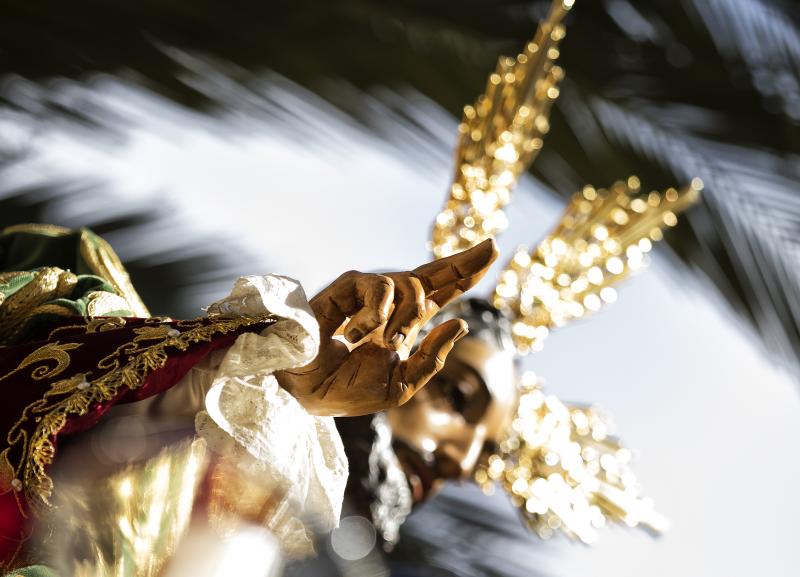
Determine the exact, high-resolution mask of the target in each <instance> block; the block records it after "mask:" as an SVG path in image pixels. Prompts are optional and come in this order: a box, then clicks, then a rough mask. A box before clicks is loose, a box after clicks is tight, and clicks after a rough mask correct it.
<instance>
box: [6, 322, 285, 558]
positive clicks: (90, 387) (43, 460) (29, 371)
mask: <svg viewBox="0 0 800 577" xmlns="http://www.w3.org/2000/svg"><path fill="white" fill-rule="evenodd" d="M272 322H274V319H272V318H269V317H264V318H257V319H254V318H246V317H239V318H214V319H208V318H201V319H195V320H191V321H173V320H170V319H160V318H147V319H145V318H119V317H98V318H94V319H91V320H87V319H84V318H81V317H73V318H67V319H64V320H63V321H62V322H61V323H60V324H59V325H57V326H55V327H53V326H51V327H48V328H47V334H41V335H38V336H36V337H35V338H34V340H29V341H27V342H26V343H24V344H21V345H16V346H8V347H0V395H1V396H0V433H1V435H0V572H3V571H7V570H10V569H14V568H16V567H19V566H21V565H23V564H26V563H27V562H29V561H30V560H29V559H27V554H26V553H27V552H26V541H28V540H29V539H30V536H31V533H32V529H33V524H34V523H35V521H36V519H37V516H38V513H39V512H41V511H42V509H43V508H48V507H50V506H51V505H50V497H51V495H52V492H53V490H54V489H55V490H58V488H57V487H55V488H54V487H53V483H52V481H51V479H50V477H49V476H48V473H47V471H48V467H49V466H50V465H51V464H52V463H53V460H54V459H55V457H56V448H57V441H58V439H59V438H60V437H61V436H62V435H69V434H74V433H78V432H81V431H85V430H87V429H89V428H91V427H92V426H94V425H95V424H96V423H97V422H98V421H99V420H100V419H101V418H102V417H103V415H104V414H105V413H107V412H108V410H109V409H110V408H111V407H112V406H114V405H115V404H117V403H127V402H133V401H137V400H141V399H144V398H147V397H149V396H151V395H154V394H157V393H159V392H161V391H164V390H166V389H167V388H169V387H171V386H173V385H174V384H176V383H177V382H178V381H179V380H180V379H181V378H182V377H183V376H184V375H185V374H186V373H187V372H188V371H189V369H190V368H191V367H192V366H193V365H195V364H196V363H198V362H199V361H200V360H202V359H203V358H204V357H205V356H206V355H207V354H209V353H210V352H211V351H213V350H214V349H216V348H219V347H226V346H229V345H230V344H232V343H233V340H234V339H235V338H236V337H237V336H238V335H239V334H241V333H243V332H246V331H252V332H256V331H261V330H263V329H264V328H265V327H266V326H268V325H269V324H271V323H272Z"/></svg>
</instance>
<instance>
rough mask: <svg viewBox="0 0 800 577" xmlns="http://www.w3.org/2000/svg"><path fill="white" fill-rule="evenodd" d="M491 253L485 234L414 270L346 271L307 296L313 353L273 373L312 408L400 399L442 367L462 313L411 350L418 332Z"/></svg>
mask: <svg viewBox="0 0 800 577" xmlns="http://www.w3.org/2000/svg"><path fill="white" fill-rule="evenodd" d="M495 258H497V248H496V246H495V244H494V241H493V240H491V239H488V240H486V241H484V242H482V243H481V244H479V245H476V246H474V247H473V248H471V249H469V250H466V251H464V252H461V253H458V254H456V255H453V256H451V257H448V258H444V259H441V260H437V261H433V262H429V263H427V264H424V265H422V266H420V267H418V268H416V269H414V270H413V271H407V272H396V273H388V274H385V275H379V274H369V273H361V272H357V271H350V272H346V273H344V274H343V275H342V276H340V277H339V278H337V279H336V280H335V281H333V283H331V284H330V286H328V287H327V288H325V289H324V290H322V291H321V292H320V293H319V294H318V295H316V296H315V297H314V298H313V299H311V303H310V304H311V308H312V309H313V311H314V314H315V315H316V317H317V321H318V322H319V325H320V339H321V346H320V352H319V354H318V355H317V358H316V359H314V361H313V362H311V363H310V364H308V365H306V366H304V367H301V368H298V369H292V370H289V371H280V372H278V373H276V377H277V378H278V382H279V383H280V384H281V386H283V387H284V388H285V389H286V390H288V391H289V392H290V393H291V394H292V395H294V397H295V398H297V399H298V401H300V403H302V404H303V406H304V407H305V408H306V410H308V411H309V412H310V413H313V414H316V415H332V416H351V417H352V416H358V415H366V414H369V413H375V412H378V411H383V410H386V409H389V408H391V407H395V406H397V405H402V404H403V403H405V402H406V401H408V400H409V399H410V398H411V397H412V396H413V395H414V393H416V392H417V391H418V390H419V389H420V388H421V387H422V386H424V385H425V383H427V382H428V380H429V379H430V378H431V377H432V376H433V375H435V374H436V373H437V372H438V371H439V370H440V369H441V368H442V367H443V366H444V361H445V358H446V357H447V354H448V353H449V352H450V349H452V348H453V344H454V343H455V342H456V341H457V340H458V339H460V338H461V337H463V336H464V335H465V334H467V332H468V329H467V325H466V323H465V322H464V321H462V320H460V319H452V320H449V321H447V322H445V323H442V324H441V325H439V326H438V327H436V328H435V329H433V330H432V331H431V332H430V333H429V334H428V335H427V337H426V338H425V340H423V341H422V343H421V344H420V346H419V348H418V349H417V351H416V352H415V353H414V354H413V355H410V356H409V351H410V350H411V348H412V347H413V345H414V342H415V340H416V336H417V333H418V332H419V330H420V329H421V328H422V327H423V326H424V325H425V323H426V322H428V320H430V318H431V317H432V316H433V315H434V314H436V312H437V311H438V310H439V309H440V308H441V307H443V306H444V305H446V304H447V303H449V302H450V301H451V300H453V299H455V298H458V297H459V296H461V295H462V294H463V293H464V292H465V291H467V290H469V289H470V288H472V287H473V286H474V285H475V284H476V283H477V282H478V281H479V280H480V279H481V277H483V275H484V274H485V273H486V271H487V270H488V268H489V266H490V265H491V264H492V262H494V259H495ZM337 334H341V335H343V337H344V339H346V341H347V342H348V343H350V344H349V345H348V344H347V343H345V342H343V341H342V340H340V339H337V338H334V336H336V335H337Z"/></svg>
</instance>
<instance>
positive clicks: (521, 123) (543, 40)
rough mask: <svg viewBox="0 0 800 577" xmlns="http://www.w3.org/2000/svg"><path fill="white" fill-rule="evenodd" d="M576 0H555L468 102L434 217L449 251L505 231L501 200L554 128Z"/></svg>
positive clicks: (442, 247) (443, 250)
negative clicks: (561, 60)
mask: <svg viewBox="0 0 800 577" xmlns="http://www.w3.org/2000/svg"><path fill="white" fill-rule="evenodd" d="M573 1H574V0H557V1H555V2H553V5H552V7H551V9H550V13H549V14H548V16H547V19H546V20H545V21H544V22H542V24H541V25H540V26H539V29H538V31H537V32H536V36H535V37H534V39H533V40H532V41H531V42H529V43H528V44H527V45H526V46H525V50H524V51H523V52H522V53H520V54H519V55H518V56H517V57H516V58H509V57H501V58H500V60H499V61H498V63H497V69H496V70H495V72H494V73H492V74H491V75H490V76H489V80H488V82H487V84H486V92H485V93H484V94H482V95H481V96H479V97H478V100H477V101H476V102H475V104H474V105H472V106H465V107H464V117H463V120H462V121H461V124H459V126H458V132H459V141H458V145H457V148H456V167H455V176H454V177H453V184H452V185H451V186H450V197H449V199H448V201H447V204H446V206H445V207H444V209H443V210H442V211H441V212H440V213H439V214H438V216H437V217H436V221H435V223H434V229H433V242H432V245H431V248H432V250H433V254H434V256H435V257H437V258H442V257H446V256H449V255H451V254H453V253H456V252H461V251H462V250H465V249H468V248H470V247H471V246H473V245H475V244H477V243H479V242H481V241H483V240H486V239H487V238H489V237H490V236H494V235H496V234H498V233H499V232H502V231H503V230H504V229H505V228H506V225H507V220H506V217H505V213H504V212H503V208H504V207H505V206H506V205H507V204H508V203H509V202H510V201H511V190H512V189H513V187H514V185H515V184H516V183H517V180H518V179H519V176H520V174H522V173H523V172H525V170H527V168H528V167H529V166H530V165H531V162H533V159H534V158H536V155H537V153H538V152H539V150H540V149H541V148H542V139H543V137H544V135H545V134H547V132H548V131H549V130H550V122H549V113H550V107H551V106H552V105H553V102H555V100H556V98H558V94H559V89H558V85H559V83H560V82H561V80H562V79H563V78H564V71H563V70H562V69H561V68H560V67H558V66H556V65H555V60H556V59H557V58H558V55H559V52H558V44H559V42H560V41H561V40H562V38H564V35H565V28H564V26H563V25H562V24H561V20H562V19H563V18H564V16H565V15H566V14H567V12H568V11H569V9H570V8H571V7H572V4H573Z"/></svg>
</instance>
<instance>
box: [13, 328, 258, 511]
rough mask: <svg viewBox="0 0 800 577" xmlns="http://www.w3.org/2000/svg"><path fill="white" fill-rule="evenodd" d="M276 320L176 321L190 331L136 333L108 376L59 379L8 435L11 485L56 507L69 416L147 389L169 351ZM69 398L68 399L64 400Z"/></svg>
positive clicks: (108, 364) (106, 361)
mask: <svg viewBox="0 0 800 577" xmlns="http://www.w3.org/2000/svg"><path fill="white" fill-rule="evenodd" d="M148 320H151V319H148ZM152 320H154V321H155V320H161V321H163V319H152ZM270 321H271V322H274V318H272V317H268V316H264V317H238V318H217V319H213V320H212V321H211V324H203V323H202V320H201V319H197V320H195V321H184V322H180V323H176V324H177V325H178V326H180V327H183V328H185V329H186V330H184V332H180V331H178V329H176V328H173V327H171V326H169V325H159V326H144V327H140V328H136V329H134V333H136V335H137V336H136V337H135V338H134V339H133V341H131V342H128V343H125V344H123V345H120V346H119V347H117V349H116V350H115V351H114V352H113V353H111V354H110V355H108V356H107V357H105V358H103V359H102V360H101V361H100V362H99V363H98V364H97V368H98V369H100V370H108V372H107V373H105V374H104V375H103V376H101V377H98V378H96V379H92V380H88V379H87V377H88V376H89V375H90V374H91V373H86V374H82V373H79V374H77V375H74V376H72V377H70V378H67V379H62V380H60V381H56V382H55V383H53V384H52V385H51V387H50V390H49V391H48V392H47V393H45V395H44V397H42V398H41V399H39V400H38V401H36V402H34V403H32V404H30V405H28V406H27V407H26V408H25V410H24V411H23V412H22V415H21V417H20V419H19V420H18V421H17V422H16V423H15V425H14V427H12V428H11V430H10V431H9V433H8V437H7V441H8V448H7V449H6V450H5V451H3V453H2V454H0V463H8V464H9V466H10V468H11V470H13V472H14V479H13V480H12V481H10V483H9V484H10V485H12V487H13V488H14V489H15V490H16V491H18V492H19V491H22V490H24V492H25V497H26V499H27V501H28V503H29V504H30V505H31V507H34V508H41V507H42V506H45V507H50V506H51V504H50V497H51V496H52V493H53V481H52V479H51V478H50V477H49V476H48V475H47V473H46V470H45V469H46V468H47V467H48V466H49V465H50V464H52V462H53V457H54V456H55V446H54V445H53V441H52V439H53V438H54V437H55V436H56V435H57V434H58V433H59V432H60V431H61V429H63V428H64V425H66V423H67V418H68V417H69V416H82V415H85V414H86V413H87V412H88V411H89V408H90V407H91V406H92V405H93V404H95V403H100V402H104V401H109V400H111V399H113V398H114V397H116V396H117V395H118V394H119V393H120V392H121V391H122V390H123V389H124V388H127V389H130V390H134V389H137V388H139V387H141V386H142V383H143V382H144V380H145V378H146V377H147V376H148V375H150V374H151V373H152V372H153V371H155V370H157V369H160V368H162V367H164V366H165V365H166V363H167V359H168V358H169V355H168V353H167V349H168V348H172V349H177V350H179V351H185V350H187V349H188V348H189V346H190V345H192V344H194V343H199V342H208V341H211V339H212V337H213V336H214V335H220V334H226V333H230V332H233V331H236V330H238V329H241V328H244V327H247V326H251V325H254V324H258V323H264V322H270ZM152 341H155V342H154V343H152ZM146 343H152V344H146ZM23 362H24V361H23ZM63 395H68V396H67V397H66V398H63ZM53 397H62V398H56V399H54V398H53ZM30 418H34V419H35V421H36V422H37V423H38V424H37V425H36V428H35V429H34V431H33V433H32V435H31V436H30V439H28V433H27V431H25V429H24V428H22V426H21V425H22V424H23V423H25V422H26V421H28V419H30ZM18 443H22V444H23V449H22V458H21V461H20V462H19V463H18V464H17V465H16V466H13V465H11V463H10V462H9V461H8V455H9V452H10V449H11V447H13V446H15V445H17V444H18ZM2 468H3V469H8V467H2ZM23 514H24V511H23Z"/></svg>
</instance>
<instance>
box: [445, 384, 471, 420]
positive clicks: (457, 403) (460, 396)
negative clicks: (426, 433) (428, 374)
mask: <svg viewBox="0 0 800 577" xmlns="http://www.w3.org/2000/svg"><path fill="white" fill-rule="evenodd" d="M442 393H443V396H444V398H445V400H446V401H447V403H448V404H449V405H450V406H451V407H452V408H453V410H454V411H456V412H457V413H462V414H463V413H464V409H465V408H466V406H467V402H468V398H467V395H466V394H465V392H464V390H463V388H462V387H461V386H460V383H453V382H452V381H451V382H447V383H445V385H444V387H443V390H442Z"/></svg>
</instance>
